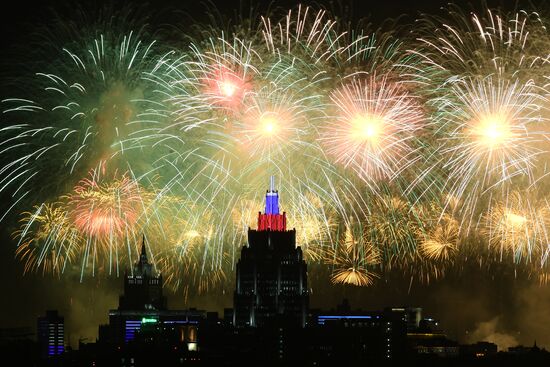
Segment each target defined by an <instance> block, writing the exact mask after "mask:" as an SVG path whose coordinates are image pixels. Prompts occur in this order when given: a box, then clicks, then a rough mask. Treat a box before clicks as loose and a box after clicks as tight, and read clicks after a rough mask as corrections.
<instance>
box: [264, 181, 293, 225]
mask: <svg viewBox="0 0 550 367" xmlns="http://www.w3.org/2000/svg"><path fill="white" fill-rule="evenodd" d="M258 230H259V231H265V230H271V231H286V214H285V213H283V214H281V213H280V212H279V192H278V191H277V190H276V189H275V176H271V177H270V181H269V190H267V192H266V194H265V211H264V213H263V214H262V213H261V212H260V213H259V216H258Z"/></svg>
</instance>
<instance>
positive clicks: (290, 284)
mask: <svg viewBox="0 0 550 367" xmlns="http://www.w3.org/2000/svg"><path fill="white" fill-rule="evenodd" d="M274 186H275V185H274V180H273V177H272V178H271V187H270V190H268V191H267V193H266V198H265V211H264V213H261V212H260V213H258V229H256V230H254V229H250V228H249V229H248V244H247V245H245V246H244V247H243V248H242V250H241V258H240V260H239V261H238V263H237V267H236V277H237V281H236V289H235V293H234V298H233V301H234V312H233V324H234V325H235V326H238V327H240V326H252V327H259V326H263V325H265V324H266V323H267V322H268V321H270V320H273V319H275V318H278V317H282V318H283V319H284V320H286V321H287V322H288V321H290V322H294V323H296V324H297V325H299V326H301V327H304V326H305V324H306V318H307V313H308V307H309V293H308V288H307V265H306V263H305V261H304V259H303V256H302V250H301V248H300V247H299V246H298V247H297V246H296V230H295V229H291V230H287V229H286V213H285V212H283V213H282V214H281V213H280V212H279V193H278V192H277V191H276V190H275V187H274Z"/></svg>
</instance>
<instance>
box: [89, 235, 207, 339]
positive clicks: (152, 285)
mask: <svg viewBox="0 0 550 367" xmlns="http://www.w3.org/2000/svg"><path fill="white" fill-rule="evenodd" d="M162 287H163V283H162V275H161V274H156V273H155V271H154V269H153V264H151V263H150V262H149V260H148V258H147V250H146V246H145V238H144V239H143V243H142V245H141V253H140V257H139V260H138V262H137V263H136V264H135V265H134V268H133V272H131V273H128V272H127V273H126V275H125V277H124V294H123V295H122V296H120V298H119V306H118V309H116V310H110V311H109V324H108V325H101V326H100V327H99V340H100V342H102V343H108V344H117V345H124V344H128V343H130V342H133V341H136V340H137V339H144V338H148V339H151V340H152V339H157V340H158V339H163V340H165V341H166V344H169V343H175V344H186V345H187V348H189V350H193V349H196V348H197V326H198V323H199V321H200V320H202V319H203V318H204V317H205V313H204V312H203V311H201V310H196V309H189V310H169V309H168V307H167V302H166V297H165V296H163V293H162Z"/></svg>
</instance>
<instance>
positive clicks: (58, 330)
mask: <svg viewBox="0 0 550 367" xmlns="http://www.w3.org/2000/svg"><path fill="white" fill-rule="evenodd" d="M36 331H37V333H36V334H37V341H38V344H39V346H40V355H41V356H42V358H47V357H53V356H57V355H60V354H62V353H63V352H64V351H65V322H64V319H63V317H62V316H59V314H58V313H57V311H56V310H50V311H46V316H41V317H39V318H38V322H37V327H36Z"/></svg>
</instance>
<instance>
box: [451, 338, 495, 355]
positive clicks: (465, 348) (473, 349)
mask: <svg viewBox="0 0 550 367" xmlns="http://www.w3.org/2000/svg"><path fill="white" fill-rule="evenodd" d="M497 351H498V347H497V345H496V344H495V343H490V342H477V343H475V344H464V345H461V346H460V355H461V356H463V357H475V358H487V357H490V356H493V355H495V354H497Z"/></svg>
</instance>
